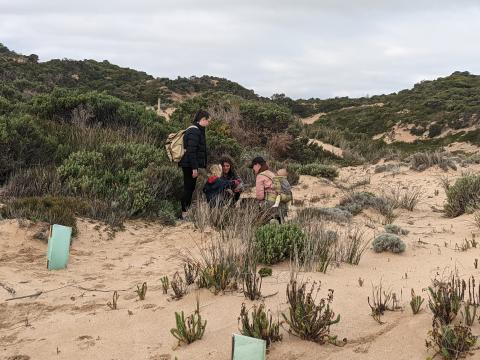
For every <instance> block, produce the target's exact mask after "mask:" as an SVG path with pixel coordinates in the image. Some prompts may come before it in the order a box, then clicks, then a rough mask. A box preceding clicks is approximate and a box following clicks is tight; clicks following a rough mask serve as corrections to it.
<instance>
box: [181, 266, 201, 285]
mask: <svg viewBox="0 0 480 360" xmlns="http://www.w3.org/2000/svg"><path fill="white" fill-rule="evenodd" d="M183 271H184V272H185V282H186V283H187V285H191V284H193V283H194V282H195V280H196V279H197V276H198V265H197V264H194V263H190V262H186V263H184V264H183Z"/></svg>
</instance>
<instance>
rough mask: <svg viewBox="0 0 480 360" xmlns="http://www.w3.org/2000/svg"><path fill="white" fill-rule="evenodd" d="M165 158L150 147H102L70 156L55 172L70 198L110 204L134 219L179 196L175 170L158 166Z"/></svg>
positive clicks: (171, 167) (126, 145) (130, 145)
mask: <svg viewBox="0 0 480 360" xmlns="http://www.w3.org/2000/svg"><path fill="white" fill-rule="evenodd" d="M164 163H165V154H164V153H163V151H160V150H159V149H158V148H155V147H153V146H151V145H141V144H114V145H110V144H109V145H105V146H103V147H102V148H101V149H100V151H79V152H76V153H73V154H72V155H70V156H69V158H68V159H66V160H65V161H64V163H63V164H62V166H60V168H59V169H58V171H59V174H60V176H61V177H62V179H63V180H64V181H65V182H66V183H67V185H68V187H69V190H70V191H71V192H73V193H74V194H79V195H87V196H89V197H100V198H102V199H109V200H114V201H116V202H118V203H119V205H120V206H121V207H122V208H124V209H126V210H128V213H129V214H130V215H138V214H142V213H145V212H148V211H149V210H153V209H156V208H157V207H158V204H159V202H160V201H161V200H168V199H174V198H175V197H176V196H179V194H180V193H181V184H182V181H181V174H180V171H179V170H178V168H177V167H173V166H170V165H162V164H164Z"/></svg>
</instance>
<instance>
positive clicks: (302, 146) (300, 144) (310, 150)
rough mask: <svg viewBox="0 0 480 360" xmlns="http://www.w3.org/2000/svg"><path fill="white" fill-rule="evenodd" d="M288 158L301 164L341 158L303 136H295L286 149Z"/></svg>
mask: <svg viewBox="0 0 480 360" xmlns="http://www.w3.org/2000/svg"><path fill="white" fill-rule="evenodd" d="M287 158H288V159H291V160H294V161H297V162H299V163H302V164H309V163H314V162H317V161H325V160H330V161H335V160H341V158H339V157H338V156H336V155H334V154H333V153H331V152H330V151H325V150H324V149H323V148H322V147H321V146H319V145H317V144H316V143H314V142H312V141H311V140H310V139H308V138H305V137H300V138H296V139H295V140H293V142H292V143H291V144H290V147H289V149H288V156H287Z"/></svg>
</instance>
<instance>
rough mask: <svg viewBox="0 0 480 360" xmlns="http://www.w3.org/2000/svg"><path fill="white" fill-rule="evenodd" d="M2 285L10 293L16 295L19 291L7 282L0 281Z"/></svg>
mask: <svg viewBox="0 0 480 360" xmlns="http://www.w3.org/2000/svg"><path fill="white" fill-rule="evenodd" d="M0 286H1V287H2V288H4V289H5V290H7V291H8V292H9V293H10V295H15V294H16V293H17V292H16V291H15V289H14V288H11V287H10V286H8V285H7V284H4V283H2V282H0Z"/></svg>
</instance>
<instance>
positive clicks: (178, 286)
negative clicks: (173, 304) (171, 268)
mask: <svg viewBox="0 0 480 360" xmlns="http://www.w3.org/2000/svg"><path fill="white" fill-rule="evenodd" d="M170 285H171V287H172V290H173V294H174V295H173V298H174V299H177V300H178V299H181V298H182V297H183V296H184V295H185V294H186V293H187V285H186V284H185V282H184V281H183V279H182V277H181V276H180V274H179V273H178V272H176V273H175V275H173V280H172V282H171V284H170Z"/></svg>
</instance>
